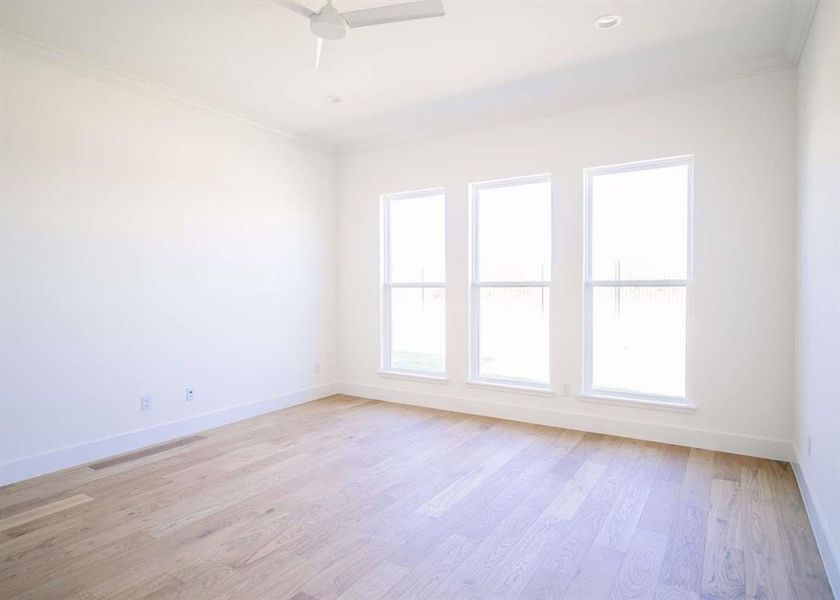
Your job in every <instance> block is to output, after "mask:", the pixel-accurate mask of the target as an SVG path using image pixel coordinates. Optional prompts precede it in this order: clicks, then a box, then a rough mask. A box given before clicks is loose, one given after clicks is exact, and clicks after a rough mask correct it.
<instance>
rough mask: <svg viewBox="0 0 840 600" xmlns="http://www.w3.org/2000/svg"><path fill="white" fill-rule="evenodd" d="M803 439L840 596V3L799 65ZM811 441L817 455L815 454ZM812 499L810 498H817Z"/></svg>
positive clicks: (806, 476) (809, 488)
mask: <svg viewBox="0 0 840 600" xmlns="http://www.w3.org/2000/svg"><path fill="white" fill-rule="evenodd" d="M798 264H799V269H798V274H799V278H798V279H799V281H798V292H799V293H798V306H797V321H798V340H797V342H798V355H797V384H798V385H797V388H798V389H797V402H796V433H795V437H794V443H795V445H796V447H797V461H798V463H799V464H798V466H799V469H800V473H799V474H800V483H804V485H803V486H802V487H803V488H805V491H806V500H810V501H811V504H810V505H809V507H808V508H809V513H810V515H811V520H812V523H813V524H814V529H815V531H816V533H817V539H818V541H819V542H820V549H821V551H822V554H823V560H824V562H825V563H826V570H827V571H828V573H829V577H830V578H831V579H832V584H833V586H834V590H835V593H838V594H840V3H837V2H821V3H820V4H819V6H818V8H817V13H816V16H815V20H814V23H813V25H812V28H811V34H810V36H809V39H808V43H807V45H806V47H805V51H804V53H803V55H802V60H801V62H800V65H799V263H798ZM809 439H810V448H811V450H810V452H809V450H808V448H809ZM809 497H810V498H809Z"/></svg>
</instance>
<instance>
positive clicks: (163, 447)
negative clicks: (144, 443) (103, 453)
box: [88, 435, 204, 471]
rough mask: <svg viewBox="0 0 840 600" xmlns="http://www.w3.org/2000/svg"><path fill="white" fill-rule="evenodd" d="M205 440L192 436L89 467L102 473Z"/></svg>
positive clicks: (200, 436) (202, 437)
mask: <svg viewBox="0 0 840 600" xmlns="http://www.w3.org/2000/svg"><path fill="white" fill-rule="evenodd" d="M203 439H204V436H203V435H191V436H189V437H185V438H181V439H178V440H174V441H171V442H166V443H164V444H158V445H156V446H149V447H148V448H143V449H142V450H137V451H136V452H129V453H127V454H121V455H119V456H115V457H113V458H109V459H107V460H101V461H99V462H95V463H91V464H89V465H88V468H90V469H93V470H94V471H100V470H102V469H107V468H108V467H113V466H115V465H119V464H122V463H125V462H129V461H132V460H137V459H138V458H143V457H146V456H149V455H151V454H157V453H159V452H166V451H167V450H172V449H173V448H180V447H181V446H186V445H187V444H192V443H193V442H197V441H198V440H203Z"/></svg>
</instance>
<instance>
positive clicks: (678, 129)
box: [339, 70, 796, 458]
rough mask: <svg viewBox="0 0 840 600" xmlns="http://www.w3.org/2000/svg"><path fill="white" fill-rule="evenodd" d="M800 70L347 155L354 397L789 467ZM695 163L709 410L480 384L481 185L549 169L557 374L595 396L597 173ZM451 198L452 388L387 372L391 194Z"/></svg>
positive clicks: (343, 300)
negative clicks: (470, 313) (383, 261)
mask: <svg viewBox="0 0 840 600" xmlns="http://www.w3.org/2000/svg"><path fill="white" fill-rule="evenodd" d="M795 83H796V74H795V71H793V70H785V71H778V72H774V73H770V74H765V75H760V76H755V77H751V78H746V79H740V80H735V81H731V82H727V83H722V84H718V85H712V86H706V87H702V88H695V89H692V90H688V91H681V92H676V93H671V94H668V95H661V96H656V97H651V98H646V99H642V100H636V101H631V102H625V103H622V104H615V105H610V106H602V107H597V108H593V109H590V110H586V111H581V112H575V113H571V114H566V115H560V116H556V117H553V118H548V119H540V120H535V121H531V122H527V123H521V124H518V125H514V126H508V127H503V128H495V129H488V130H482V131H476V132H471V133H464V134H459V135H453V136H449V137H442V138H435V139H427V140H423V141H416V142H414V143H409V144H403V145H396V146H391V147H383V148H380V149H378V150H370V151H359V152H357V153H353V154H350V155H347V156H344V157H342V160H341V162H340V165H339V166H340V184H339V189H340V190H341V201H340V221H339V222H340V229H339V256H340V258H339V260H340V263H339V281H340V283H339V299H340V301H339V306H340V309H339V326H340V349H339V356H340V360H339V363H340V365H341V375H340V379H341V381H342V382H344V385H343V389H344V390H345V391H348V392H353V393H357V394H361V395H366V396H370V397H378V398H385V399H391V400H397V401H404V402H413V403H423V404H429V405H434V406H442V407H449V408H453V409H457V410H465V411H472V412H480V413H484V414H494V415H498V416H505V417H509V418H517V419H525V420H533V421H538V422H545V423H552V424H557V425H567V426H572V427H579V428H583V429H589V430H594V431H603V432H610V433H619V434H626V435H635V436H639V437H646V438H649V439H659V440H665V441H674V442H680V443H689V444H694V445H699V446H705V447H710V448H719V449H727V450H732V451H737V452H743V453H747V454H757V455H765V456H772V457H778V458H788V457H789V448H790V439H791V437H792V433H793V430H792V417H793V394H794V379H793V362H794V350H793V349H794V324H793V319H794V291H793V290H794V280H795V275H794V273H795V269H794V267H795V232H796V225H795V221H796V208H795V200H794V198H795V167H794V165H795V158H796V156H795V142H796V134H795V116H796V110H795ZM682 154H693V155H694V157H695V208H694V232H695V238H694V288H693V297H692V314H691V316H690V331H689V335H690V336H691V339H692V340H693V341H692V348H691V365H690V368H691V371H692V372H693V386H692V389H691V394H692V396H693V399H694V400H695V402H696V404H697V410H696V412H695V413H678V412H669V411H665V410H656V409H649V408H639V407H627V406H614V405H609V406H607V405H603V404H595V403H592V402H587V401H584V400H582V399H579V398H577V397H560V396H553V397H545V396H537V395H525V394H520V393H509V392H497V391H489V390H485V389H476V388H473V387H469V386H467V385H465V383H464V381H465V379H466V375H467V356H466V347H467V321H466V315H467V185H468V184H469V183H470V182H471V181H481V180H487V179H496V178H503V177H511V176H516V175H526V174H535V173H544V172H550V173H551V174H552V176H553V190H554V209H555V213H554V218H553V221H554V222H553V235H554V241H555V245H554V250H553V251H554V263H555V264H554V269H553V288H552V294H551V301H552V320H553V323H552V354H553V355H552V380H553V382H554V383H555V384H557V385H559V384H561V383H569V384H571V385H572V387H573V389H575V390H578V389H579V386H580V373H581V328H582V291H581V280H582V265H583V256H582V249H583V239H582V235H583V214H582V207H583V200H582V198H583V190H582V170H583V169H584V168H585V167H591V166H597V165H607V164H614V163H621V162H628V161H637V160H644V159H653V158H660V157H667V156H675V155H682ZM436 186H446V188H447V242H448V249H447V251H448V259H447V277H448V281H449V288H448V290H447V295H448V303H447V311H448V314H447V321H448V322H447V336H448V340H447V354H448V374H449V379H450V381H449V382H448V383H446V384H437V383H425V382H414V381H402V380H395V379H389V378H386V377H383V376H380V375H378V374H377V370H378V368H379V347H378V343H379V289H378V277H379V266H378V265H379V263H378V252H379V246H378V244H379V242H378V239H377V238H378V218H379V213H378V199H379V195H380V194H383V193H387V192H398V191H403V190H412V189H419V188H428V187H436Z"/></svg>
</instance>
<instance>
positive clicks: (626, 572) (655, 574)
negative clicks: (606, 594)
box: [610, 529, 668, 600]
mask: <svg viewBox="0 0 840 600" xmlns="http://www.w3.org/2000/svg"><path fill="white" fill-rule="evenodd" d="M667 545H668V537H667V536H665V535H663V534H661V533H655V532H653V531H647V530H645V529H637V530H636V532H635V533H634V534H633V538H632V539H631V540H630V543H629V544H628V548H627V554H626V555H625V557H624V561H623V562H622V564H621V568H620V570H619V572H618V577H617V579H616V582H615V585H614V586H613V589H612V592H611V594H610V600H653V598H654V596H655V594H656V587H657V582H658V580H659V571H660V569H661V568H662V559H663V558H664V556H665V548H666V547H667Z"/></svg>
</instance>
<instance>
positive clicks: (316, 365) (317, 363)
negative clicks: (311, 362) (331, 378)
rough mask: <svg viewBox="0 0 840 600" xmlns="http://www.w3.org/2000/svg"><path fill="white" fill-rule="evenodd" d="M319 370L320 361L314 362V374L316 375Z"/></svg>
mask: <svg viewBox="0 0 840 600" xmlns="http://www.w3.org/2000/svg"><path fill="white" fill-rule="evenodd" d="M320 372H321V363H319V362H316V363H315V374H316V375H318V374H319V373H320Z"/></svg>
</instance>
